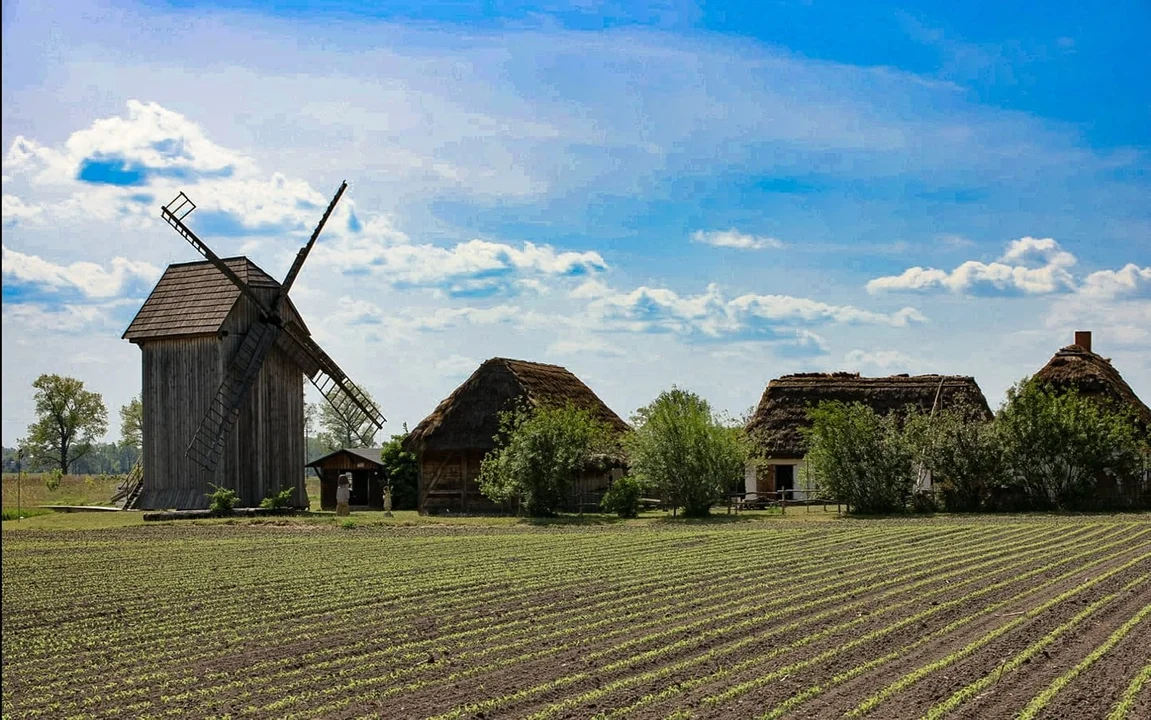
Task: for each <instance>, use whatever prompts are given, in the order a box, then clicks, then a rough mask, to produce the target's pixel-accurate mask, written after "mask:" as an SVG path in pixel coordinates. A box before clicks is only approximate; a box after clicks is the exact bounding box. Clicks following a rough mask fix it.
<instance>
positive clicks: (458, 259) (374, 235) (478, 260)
mask: <svg viewBox="0 0 1151 720" xmlns="http://www.w3.org/2000/svg"><path fill="white" fill-rule="evenodd" d="M313 262H315V263H316V264H319V265H327V266H330V267H335V268H337V269H339V270H341V271H343V272H351V273H368V274H371V275H372V276H374V277H378V278H379V279H380V280H381V281H383V282H386V283H388V284H391V285H393V286H395V287H400V288H412V287H415V288H432V289H436V290H440V291H443V292H446V293H447V294H448V295H452V296H473V295H476V296H483V295H491V294H495V293H499V292H505V291H508V290H511V289H514V288H522V289H527V290H532V291H535V292H540V293H542V292H546V290H547V286H546V281H547V280H550V279H555V278H576V277H585V276H588V275H594V274H597V273H600V272H603V271H605V270H607V268H608V265H607V262H605V261H604V259H603V257H602V256H601V255H600V254H599V253H597V252H591V251H589V252H575V251H561V250H557V249H555V248H553V247H551V246H548V245H537V244H535V243H531V242H525V243H523V244H522V245H519V246H516V245H511V244H507V243H501V242H492V241H489V240H479V239H475V240H469V241H467V242H462V243H457V244H456V245H454V246H450V247H442V246H439V245H431V244H416V243H413V242H412V241H411V240H410V238H408V237H407V235H405V234H404V233H402V232H400V231H398V230H396V229H395V228H393V227H391V226H390V225H389V224H387V223H384V222H377V223H376V224H375V225H369V226H367V227H365V228H364V230H363V231H362V232H361V233H358V234H355V235H351V236H346V237H341V238H338V239H336V240H334V241H332V242H329V243H325V244H323V245H320V246H318V247H317V248H316V250H315V251H314V254H313Z"/></svg>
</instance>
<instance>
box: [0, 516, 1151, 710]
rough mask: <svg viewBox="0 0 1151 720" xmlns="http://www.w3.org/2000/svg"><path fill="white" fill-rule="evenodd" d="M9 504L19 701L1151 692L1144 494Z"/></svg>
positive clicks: (1085, 704) (623, 701)
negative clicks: (980, 503) (81, 522)
mask: <svg viewBox="0 0 1151 720" xmlns="http://www.w3.org/2000/svg"><path fill="white" fill-rule="evenodd" d="M9 524H10V523H5V531H4V537H3V639H2V642H3V705H4V711H3V714H4V717H11V718H33V717H36V718H42V717H70V718H120V717H156V718H158V717H231V718H246V717H252V718H310V717H331V718H353V717H394V718H439V719H442V720H447V719H448V718H480V717H483V718H493V717H500V718H504V717H507V718H624V717H628V718H672V717H674V718H744V717H747V718H759V717H767V718H791V717H795V718H839V717H859V718H884V719H887V718H918V717H927V718H942V717H954V718H1014V717H1024V718H1047V719H1052V718H1061V719H1062V718H1067V719H1069V718H1115V719H1116V720H1118V719H1119V718H1130V719H1132V720H1133V719H1134V718H1146V717H1151V651H1149V650H1148V648H1151V518H1149V517H1148V516H1147V515H1115V516H1083V517H1014V516H1012V517H1000V518H978V517H974V518H958V517H938V518H908V519H903V520H848V519H843V520H831V521H827V522H805V521H802V520H792V519H787V518H780V517H774V518H767V519H759V520H756V521H742V522H725V521H723V518H720V519H717V521H714V522H709V523H685V522H663V521H659V520H647V521H640V522H631V523H609V522H606V521H605V522H604V523H603V524H587V525H562V524H560V525H540V526H537V525H533V524H494V523H493V524H489V525H485V524H484V523H479V522H477V523H475V524H470V525H469V524H460V525H435V524H425V525H414V526H401V525H389V524H363V525H356V526H355V527H340V526H337V525H332V524H317V523H306V522H299V523H296V522H281V523H261V522H235V523H231V524H228V523H220V522H208V523H191V524H184V525H181V524H178V523H176V524H159V525H156V526H139V525H136V526H128V527H112V528H95V529H76V530H35V529H33V530H29V529H21V530H18V531H9V529H8V526H9Z"/></svg>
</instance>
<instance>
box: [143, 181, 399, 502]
mask: <svg viewBox="0 0 1151 720" xmlns="http://www.w3.org/2000/svg"><path fill="white" fill-rule="evenodd" d="M346 188H347V183H346V182H345V183H343V184H341V185H340V189H339V190H338V191H337V192H336V195H335V197H333V198H332V201H331V203H329V205H328V207H327V209H326V210H325V211H324V214H323V216H322V217H321V218H320V222H319V224H317V226H316V229H315V231H314V232H313V233H312V235H311V237H310V238H309V239H308V242H307V243H306V244H305V245H304V247H303V248H301V249H300V251H299V252H298V253H297V255H296V258H295V261H294V262H293V263H292V267H291V269H289V270H288V274H287V276H286V277H285V278H284V281H283V282H282V283H278V282H276V281H275V280H274V279H273V278H271V277H270V276H269V275H268V274H267V273H265V272H264V271H263V270H261V269H260V268H259V267H257V266H256V265H255V264H254V263H252V262H251V261H250V260H249V259H247V258H244V257H238V258H226V259H221V258H220V257H218V256H217V255H216V254H215V253H214V252H212V250H211V249H210V248H209V247H208V246H207V245H206V244H205V243H204V242H203V241H202V240H200V238H199V237H197V236H196V234H195V233H194V232H192V230H191V229H190V228H189V227H188V226H187V225H186V224H185V222H184V221H185V220H186V219H187V218H188V216H189V215H190V214H191V213H192V211H194V210H195V209H196V206H195V204H194V203H193V202H192V201H191V200H190V199H189V198H188V196H187V195H185V194H184V193H182V192H181V193H180V194H179V195H178V196H176V198H175V199H174V200H173V201H172V202H170V203H168V204H167V205H165V206H164V207H163V208H162V209H161V211H160V213H161V216H162V217H163V218H164V220H165V221H166V222H167V223H168V224H169V225H171V226H172V227H173V228H174V229H175V230H176V232H177V233H179V234H180V236H181V237H183V238H184V239H185V240H187V241H188V243H189V244H191V245H192V247H194V248H196V250H197V251H198V252H199V253H200V254H201V255H203V256H204V258H206V262H204V261H199V262H194V263H182V264H177V265H171V266H169V267H168V268H167V270H165V272H164V275H163V276H162V277H161V278H160V281H159V283H157V285H156V287H155V288H154V289H153V290H152V293H151V295H149V297H148V299H147V300H146V301H145V302H144V305H143V306H142V307H141V308H140V311H139V312H138V313H137V314H136V317H135V318H134V319H133V320H132V323H131V324H130V325H129V326H128V329H127V330H126V331H125V332H124V338H125V339H127V340H130V341H131V342H133V343H135V344H137V345H139V346H140V349H141V351H142V353H143V393H142V400H143V406H144V452H143V460H144V481H143V486H142V491H141V493H140V495H139V497H138V499H137V501H136V503H135V506H136V507H140V508H167V507H178V508H195V507H206V506H207V504H208V499H207V496H206V493H207V492H208V491H209V489H210V484H215V485H218V486H220V487H226V488H232V489H234V490H236V492H237V493H238V494H239V496H240V501H241V503H242V504H243V505H255V504H257V503H259V501H260V500H261V499H262V498H263V497H266V496H267V495H268V494H270V493H273V492H279V491H280V490H283V489H285V488H293V489H294V490H295V492H294V495H295V501H296V504H297V505H301V506H302V505H305V504H306V503H307V495H306V493H305V492H304V461H305V458H304V453H305V440H304V396H303V389H304V386H303V378H304V377H307V378H309V379H310V380H311V382H312V384H313V385H315V386H316V388H317V389H318V390H319V391H320V394H321V395H323V396H324V398H325V399H326V400H327V402H329V403H330V404H331V405H332V407H333V408H334V409H335V411H336V412H337V413H338V414H339V415H340V416H341V417H342V418H343V420H344V421H345V422H346V423H347V425H348V427H353V428H365V429H366V432H365V437H364V441H365V442H367V441H368V440H369V437H367V436H370V435H374V434H375V432H376V431H377V430H380V429H382V428H383V423H384V421H385V420H384V417H383V415H382V414H381V413H380V410H379V408H378V407H376V405H375V403H373V402H372V400H371V399H370V398H369V397H368V396H367V395H366V394H365V393H364V392H363V391H361V390H360V389H359V388H358V387H357V386H356V384H355V383H353V382H352V381H351V380H350V379H349V378H348V376H347V375H346V374H345V373H344V372H343V370H341V369H340V367H339V366H338V365H337V364H336V362H335V361H334V360H333V359H332V358H331V357H330V356H329V355H328V354H327V353H326V352H324V350H323V349H322V348H320V346H319V345H318V344H316V342H315V341H314V340H313V339H312V338H311V335H310V333H309V332H308V329H307V326H306V325H304V322H303V320H302V318H301V317H300V315H299V313H298V312H297V310H296V308H295V306H294V305H293V304H292V301H291V299H290V297H289V295H288V294H289V291H290V290H291V288H292V285H293V283H294V282H295V280H296V278H297V276H298V275H299V273H300V269H301V267H303V264H304V261H305V260H306V259H307V257H308V253H309V252H311V249H312V247H313V245H315V243H316V239H317V238H318V237H319V235H320V232H321V230H323V227H324V224H325V223H326V222H327V220H328V217H329V216H330V215H331V214H332V210H333V209H334V208H335V206H336V203H337V202H339V200H340V196H341V195H343V193H344V190H345V189H346Z"/></svg>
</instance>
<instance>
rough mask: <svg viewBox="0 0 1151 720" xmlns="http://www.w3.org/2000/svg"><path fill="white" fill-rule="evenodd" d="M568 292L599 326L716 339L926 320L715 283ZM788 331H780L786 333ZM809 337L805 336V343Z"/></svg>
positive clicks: (595, 285)
mask: <svg viewBox="0 0 1151 720" xmlns="http://www.w3.org/2000/svg"><path fill="white" fill-rule="evenodd" d="M571 296H572V297H573V298H576V299H580V300H585V301H586V302H587V303H588V309H589V311H590V312H591V314H592V316H594V317H596V318H598V319H599V320H600V321H601V322H602V323H603V325H604V327H607V328H610V329H616V330H627V331H633V332H656V331H663V332H673V333H677V334H682V335H689V334H694V333H699V334H702V335H704V336H707V337H712V338H721V337H728V336H732V335H737V334H740V333H744V332H753V333H754V332H764V331H768V332H769V334H770V331H773V330H778V329H779V328H788V327H790V326H795V325H797V324H820V323H839V324H866V325H887V326H891V327H906V326H908V325H910V324H912V323H917V322H925V321H926V318H924V316H923V315H922V314H921V313H920V312H919V311H918V310H916V309H914V308H909V307H908V308H903V309H901V310H898V311H896V312H893V313H877V312H873V311H869V310H863V309H860V308H857V307H854V306H851V305H831V304H828V303H824V302H820V301H817V300H811V299H809V298H799V297H792V296H789V295H755V294H745V295H740V296H738V297H735V298H732V299H730V300H729V299H727V298H726V297H725V296H724V293H723V292H722V290H720V288H719V286H718V285H715V284H711V285H708V287H707V290H706V291H705V292H703V293H702V294H699V295H687V296H682V295H680V294H679V293H677V292H675V291H674V290H669V289H667V288H649V287H646V286H644V287H639V288H636V289H634V290H631V291H628V292H619V291H616V290H613V289H611V288H610V287H608V286H607V285H605V284H604V283H602V282H600V281H597V280H592V281H588V282H586V283H584V284H583V285H581V286H580V287H579V288H576V289H575V290H574V291H573V292H572V293H571ZM791 332H793V330H790V329H788V330H784V333H785V334H790V333H791ZM808 341H810V338H808V339H807V340H805V342H808Z"/></svg>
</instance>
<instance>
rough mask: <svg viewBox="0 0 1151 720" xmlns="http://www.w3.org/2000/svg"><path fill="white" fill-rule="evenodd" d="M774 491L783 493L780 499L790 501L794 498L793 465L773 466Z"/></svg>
mask: <svg viewBox="0 0 1151 720" xmlns="http://www.w3.org/2000/svg"><path fill="white" fill-rule="evenodd" d="M775 489H776V490H778V491H779V492H781V493H783V495H781V496H780V497H784V498H787V499H788V500H791V499H792V498H794V497H795V494H794V493H793V491H794V490H795V466H794V465H776V466H775Z"/></svg>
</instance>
